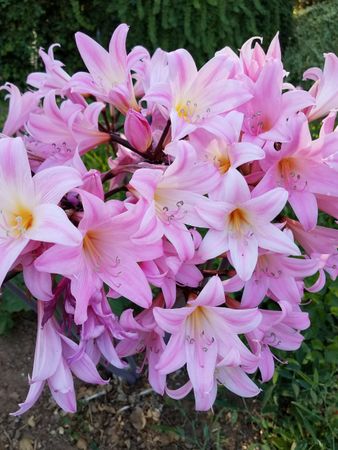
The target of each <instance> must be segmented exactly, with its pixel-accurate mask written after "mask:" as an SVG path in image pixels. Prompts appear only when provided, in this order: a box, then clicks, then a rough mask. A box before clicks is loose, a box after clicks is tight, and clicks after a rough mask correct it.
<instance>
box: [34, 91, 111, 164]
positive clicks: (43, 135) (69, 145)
mask: <svg viewBox="0 0 338 450" xmlns="http://www.w3.org/2000/svg"><path fill="white" fill-rule="evenodd" d="M103 108H104V104H103V103H99V102H93V103H91V104H90V105H88V106H84V105H80V104H78V103H73V102H71V101H70V100H66V101H64V102H62V103H61V105H60V107H59V106H58V105H57V103H56V98H55V92H53V91H51V92H49V93H48V94H47V95H46V97H45V99H44V103H43V110H42V112H41V113H40V114H36V113H32V114H30V116H29V120H28V122H27V125H26V128H27V130H28V132H29V134H30V137H31V139H29V140H28V147H29V150H30V152H31V153H32V157H34V156H35V155H37V156H39V157H40V158H42V160H45V161H44V162H43V163H42V164H41V166H40V170H41V168H45V167H49V166H52V165H60V164H63V163H64V162H66V161H68V160H69V159H71V158H72V157H73V156H74V153H75V150H76V149H78V151H79V153H80V154H83V153H85V152H86V151H88V150H90V149H92V148H94V147H96V146H98V145H99V144H102V143H104V142H107V141H109V140H110V136H109V134H108V133H104V132H102V131H99V129H98V117H99V114H100V113H101V111H102V109H103Z"/></svg>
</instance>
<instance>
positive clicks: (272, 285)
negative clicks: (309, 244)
mask: <svg viewBox="0 0 338 450" xmlns="http://www.w3.org/2000/svg"><path fill="white" fill-rule="evenodd" d="M318 269H319V262H318V260H316V259H300V258H289V257H287V256H285V255H280V254H278V253H271V252H261V254H260V255H259V256H258V260H257V265H256V267H255V270H254V272H253V274H252V277H251V278H250V279H249V280H248V281H246V282H244V281H242V280H241V279H240V278H239V276H238V275H235V276H234V277H233V278H230V279H228V280H226V281H223V286H224V290H225V292H235V291H239V290H240V289H242V288H243V287H244V291H243V295H242V299H241V306H242V307H243V308H253V307H255V306H258V305H259V304H260V303H261V302H262V300H263V299H264V297H265V296H266V295H267V294H268V292H271V293H272V294H273V295H274V296H275V297H276V298H277V299H278V300H281V301H282V300H285V301H289V302H295V303H297V302H300V300H301V292H300V290H299V288H298V285H297V281H298V280H303V279H304V278H305V277H308V276H310V275H313V274H314V273H316V272H317V271H318Z"/></svg>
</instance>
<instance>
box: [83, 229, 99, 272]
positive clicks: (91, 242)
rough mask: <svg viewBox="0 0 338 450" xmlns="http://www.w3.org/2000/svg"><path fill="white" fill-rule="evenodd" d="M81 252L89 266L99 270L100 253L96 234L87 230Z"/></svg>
mask: <svg viewBox="0 0 338 450" xmlns="http://www.w3.org/2000/svg"><path fill="white" fill-rule="evenodd" d="M82 246H83V251H84V253H85V255H86V257H87V258H88V259H89V260H90V262H91V264H92V265H93V266H94V267H95V268H96V269H99V268H100V266H101V259H102V258H101V252H100V250H99V247H100V246H99V237H98V235H97V232H95V231H93V230H88V231H87V233H86V234H85V236H84V238H83V243H82Z"/></svg>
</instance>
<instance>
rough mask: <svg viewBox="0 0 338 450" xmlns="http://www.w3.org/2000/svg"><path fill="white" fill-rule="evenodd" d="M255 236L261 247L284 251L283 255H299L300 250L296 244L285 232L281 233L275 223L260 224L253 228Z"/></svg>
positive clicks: (279, 251) (278, 251) (273, 250)
mask: <svg viewBox="0 0 338 450" xmlns="http://www.w3.org/2000/svg"><path fill="white" fill-rule="evenodd" d="M255 236H256V238H257V242H258V245H259V247H261V248H265V249H266V250H271V251H272V252H276V253H284V254H285V255H293V256H298V255H300V250H299V248H298V247H297V246H296V244H294V243H293V242H292V241H291V239H290V238H289V237H288V236H287V234H286V233H283V231H281V230H280V229H278V228H277V227H276V226H275V225H272V224H266V225H261V226H260V227H259V228H257V229H256V230H255Z"/></svg>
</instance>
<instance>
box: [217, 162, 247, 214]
mask: <svg viewBox="0 0 338 450" xmlns="http://www.w3.org/2000/svg"><path fill="white" fill-rule="evenodd" d="M250 198H251V195H250V190H249V186H248V185H247V182H246V181H245V178H244V177H243V175H241V174H240V173H239V172H238V171H237V170H236V169H233V168H231V167H230V169H229V170H228V172H227V176H226V178H225V181H224V201H226V202H228V203H231V204H233V205H237V204H239V203H244V202H246V201H247V200H250Z"/></svg>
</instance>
